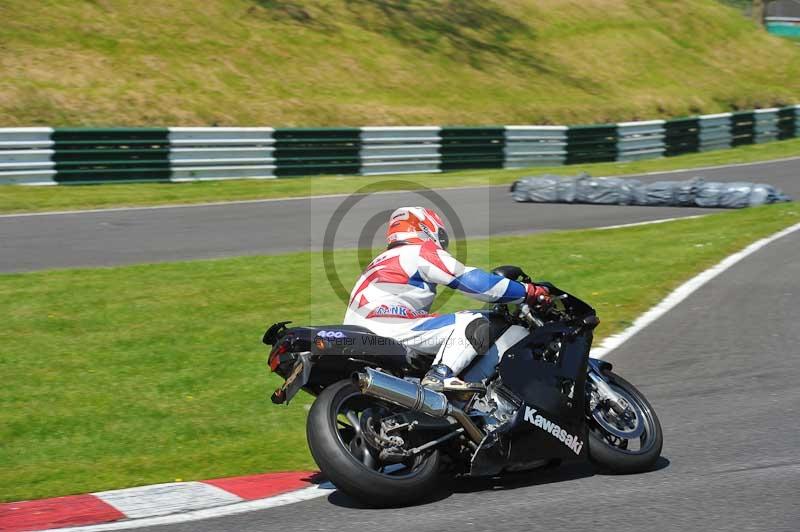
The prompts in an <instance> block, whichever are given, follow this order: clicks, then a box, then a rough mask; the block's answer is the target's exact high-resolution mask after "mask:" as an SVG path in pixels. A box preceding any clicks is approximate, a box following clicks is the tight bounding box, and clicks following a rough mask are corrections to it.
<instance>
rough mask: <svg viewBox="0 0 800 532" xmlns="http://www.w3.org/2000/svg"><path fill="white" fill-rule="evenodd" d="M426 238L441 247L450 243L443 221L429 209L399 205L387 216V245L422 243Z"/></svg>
mask: <svg viewBox="0 0 800 532" xmlns="http://www.w3.org/2000/svg"><path fill="white" fill-rule="evenodd" d="M428 240H432V241H433V242H435V243H436V245H437V246H439V247H440V248H442V249H447V245H448V244H449V243H450V237H449V236H448V234H447V230H445V228H444V222H442V219H441V218H440V217H439V215H438V214H436V213H435V212H434V211H432V210H431V209H426V208H424V207H400V208H399V209H397V210H396V211H394V212H393V213H392V215H391V216H390V217H389V228H388V229H387V230H386V243H387V244H389V246H391V245H398V244H422V243H423V242H426V241H428Z"/></svg>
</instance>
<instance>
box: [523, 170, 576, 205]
mask: <svg viewBox="0 0 800 532" xmlns="http://www.w3.org/2000/svg"><path fill="white" fill-rule="evenodd" d="M588 177H589V176H588V174H581V175H578V176H574V177H564V176H557V175H550V174H544V175H541V176H536V177H523V178H522V179H518V180H517V181H514V184H513V185H511V196H512V197H513V198H514V199H515V200H516V201H520V202H524V201H532V202H535V203H573V202H574V201H575V190H576V182H577V181H579V180H581V179H585V178H588Z"/></svg>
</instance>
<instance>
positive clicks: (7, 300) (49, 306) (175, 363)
mask: <svg viewBox="0 0 800 532" xmlns="http://www.w3.org/2000/svg"><path fill="white" fill-rule="evenodd" d="M798 220H800V213H798V211H797V207H796V206H794V205H791V204H786V205H776V206H769V207H763V208H755V209H748V210H742V211H736V212H729V213H723V214H716V215H712V216H708V217H705V218H701V219H691V220H683V221H676V222H671V223H666V224H659V225H650V226H639V227H631V228H624V229H616V230H604V231H577V232H560V233H547V234H541V235H535V236H526V237H504V238H496V239H492V240H491V241H488V240H483V241H470V242H469V247H468V251H469V256H470V257H471V259H470V260H469V262H470V263H473V264H475V265H482V266H484V267H488V266H491V265H496V264H499V263H516V264H520V265H523V266H525V267H526V269H528V270H529V271H530V272H532V273H535V276H536V277H537V278H544V279H549V280H551V281H553V282H554V283H556V284H558V285H559V286H561V287H564V288H566V289H568V290H570V291H572V292H574V293H576V294H577V295H579V296H581V297H583V298H585V299H586V300H588V301H589V302H591V303H592V304H593V305H595V306H596V307H597V309H598V313H599V315H600V316H601V317H602V319H603V323H602V325H601V328H600V329H599V331H598V332H599V335H600V336H605V335H608V334H610V333H613V332H615V331H618V330H620V329H622V328H624V327H625V326H627V325H629V324H630V323H631V322H632V320H633V319H634V318H635V317H636V316H637V315H638V314H640V313H641V312H642V311H644V310H645V309H646V308H648V307H650V306H651V305H653V304H654V303H655V302H657V301H658V300H659V299H660V298H662V297H663V296H664V295H665V294H666V293H667V292H668V291H669V290H670V289H671V288H673V287H675V286H676V285H677V284H679V283H680V282H681V281H683V280H685V279H686V278H687V277H689V276H690V275H692V274H694V273H696V272H698V271H700V270H702V269H704V268H706V267H708V266H709V265H711V264H713V263H715V262H717V261H719V260H720V259H721V258H722V257H724V256H726V255H728V254H729V253H731V252H733V251H735V250H738V249H741V248H742V247H744V246H745V245H746V244H748V243H749V242H752V241H753V240H755V239H757V238H759V237H762V236H765V235H767V234H770V233H773V232H775V231H776V230H778V229H780V228H783V227H785V226H788V225H790V224H792V223H796V222H797V221H798ZM656 241H657V242H658V246H653V245H652V243H653V242H656ZM462 245H463V244H462ZM355 256H356V253H355V252H354V251H342V252H339V253H338V254H337V257H336V258H337V264H338V265H339V274H340V276H341V278H342V279H344V280H348V281H345V282H346V284H348V285H349V280H353V279H355V278H356V276H357V273H358V267H357V265H356V263H355V262H356V261H355ZM287 272H291V273H287ZM312 278H313V279H314V280H315V282H314V283H313V284H312V283H311V279H312ZM323 279H324V275H323V273H322V270H321V260H320V255H319V254H306V253H301V254H292V255H284V256H271V257H247V258H234V259H225V260H214V261H194V262H183V263H172V264H158V265H141V266H130V267H120V268H108V269H93V270H62V271H50V272H39V273H29V274H12V275H2V276H0V315H2V316H3V327H2V329H0V345H2V349H1V350H0V374H2V375H3V376H4V381H3V382H4V384H3V386H2V387H1V388H0V403H1V404H2V405H3V408H2V409H1V410H0V440H1V441H2V442H3V445H2V446H0V463H2V464H3V467H2V468H0V500H3V501H8V500H19V499H26V498H38V497H45V496H55V495H64V494H67V493H74V492H87V491H94V490H104V489H112V488H119V487H125V486H133V485H138V484H147V483H156V482H165V481H173V480H176V479H183V480H189V479H198V478H210V477H218V476H226V475H237V474H245V473H252V472H261V471H270V470H285V469H294V468H308V467H312V465H313V464H312V462H311V459H310V456H309V454H308V451H307V448H306V443H305V436H304V418H305V414H306V407H307V405H308V403H309V398H308V397H307V396H305V394H303V395H302V396H301V397H300V398H298V400H296V401H295V402H293V403H292V404H291V405H290V406H289V407H283V408H279V407H275V406H273V405H271V404H270V403H269V401H268V399H267V396H268V393H270V392H271V391H272V390H273V389H274V387H275V386H277V385H278V384H279V380H278V379H277V378H275V377H272V376H268V375H267V371H266V367H265V355H266V353H265V350H264V348H263V346H261V345H260V343H259V338H260V334H261V332H262V331H263V328H264V327H265V326H266V325H267V324H269V323H272V322H274V321H278V320H286V319H291V320H295V322H297V323H309V322H317V323H322V322H327V323H335V322H337V321H338V320H340V319H341V315H342V304H341V303H340V302H339V300H338V299H336V298H335V297H333V294H332V293H331V290H330V289H329V288H328V287H327V284H326V283H324V282H323V281H322V280H323ZM311 286H314V287H315V288H314V290H313V293H312V291H311V289H310V287H311ZM470 306H473V303H471V302H470V301H469V300H467V299H465V298H463V297H461V296H457V297H453V298H452V299H450V300H449V301H448V302H447V304H446V305H445V308H443V309H441V310H444V311H450V310H456V309H459V308H469V307H470ZM643 356H653V354H646V355H644V354H643Z"/></svg>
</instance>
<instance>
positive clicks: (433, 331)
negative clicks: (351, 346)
mask: <svg viewBox="0 0 800 532" xmlns="http://www.w3.org/2000/svg"><path fill="white" fill-rule="evenodd" d="M448 241H449V237H448V235H447V231H446V230H445V227H444V223H443V222H442V219H441V218H440V217H439V215H438V214H436V213H435V212H434V211H433V210H431V209H427V208H423V207H401V208H399V209H397V210H395V211H394V212H393V213H392V215H391V216H390V217H389V228H388V229H387V231H386V242H387V244H388V247H387V249H386V251H384V252H383V253H381V254H380V255H378V256H377V257H376V258H375V259H374V260H373V261H372V263H370V265H369V266H367V268H366V270H365V271H364V273H363V274H362V275H361V277H360V278H359V279H358V282H357V283H356V285H355V287H354V288H353V291H352V292H351V294H350V302H349V304H348V307H347V312H346V313H345V318H344V323H345V324H347V325H360V326H362V327H366V328H367V329H369V330H371V331H372V332H373V333H375V334H378V335H380V336H385V337H389V338H393V339H395V340H397V341H399V342H401V343H403V344H404V345H406V347H409V348H411V349H413V350H414V351H417V352H420V353H424V354H429V355H435V358H434V360H433V365H432V366H431V368H430V370H429V371H428V373H427V374H426V375H425V377H424V378H423V379H422V383H421V384H422V385H423V386H426V387H429V388H431V389H434V390H437V391H477V390H480V389H481V388H482V384H480V383H466V382H464V381H462V380H461V379H459V378H458V375H459V374H460V373H461V372H462V371H463V370H464V369H466V367H467V366H468V365H469V364H470V362H472V360H473V359H474V358H475V357H476V356H478V355H482V354H484V353H486V351H488V349H489V347H491V344H492V340H493V339H492V337H491V327H490V324H489V321H488V320H487V319H486V318H485V317H484V316H483V315H482V314H479V313H475V312H469V311H462V312H456V313H454V314H444V315H436V314H430V313H429V311H430V308H431V305H432V304H433V300H434V297H435V296H436V287H437V285H444V286H447V287H449V288H454V289H456V290H459V291H461V292H463V293H464V294H466V295H468V296H470V297H473V298H475V299H478V300H480V301H484V302H490V303H522V302H527V303H528V304H531V305H538V304H540V303H545V304H546V303H549V300H550V295H549V292H548V290H547V288H546V287H543V286H539V285H536V284H533V283H520V282H517V281H513V280H511V279H507V278H505V277H501V276H499V275H495V274H492V273H489V272H486V271H483V270H480V269H478V268H472V267H467V266H464V265H463V264H461V263H460V262H458V260H456V259H455V258H454V257H453V256H452V255H450V254H449V253H448V252H447V251H446V250H447V245H448Z"/></svg>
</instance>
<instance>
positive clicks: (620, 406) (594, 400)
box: [587, 358, 630, 416]
mask: <svg viewBox="0 0 800 532" xmlns="http://www.w3.org/2000/svg"><path fill="white" fill-rule="evenodd" d="M603 369H611V364H609V363H608V362H603V361H601V360H597V359H596V358H590V359H589V368H588V372H587V375H588V377H589V383H588V384H589V386H588V388H589V392H590V395H589V398H588V399H589V411H590V412H591V411H593V410H594V409H595V408H596V407H597V406H598V404H600V405H602V406H606V407H608V408H610V409H611V410H613V411H614V413H615V414H617V415H618V416H619V415H622V414H624V413H625V412H626V411H627V410H628V409H629V408H630V405H629V404H628V401H626V400H625V398H624V397H622V396H620V395H619V394H618V393H617V392H615V391H614V390H613V389H612V388H611V386H609V385H608V383H607V382H606V381H605V379H604V378H603V374H602V370H603Z"/></svg>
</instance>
